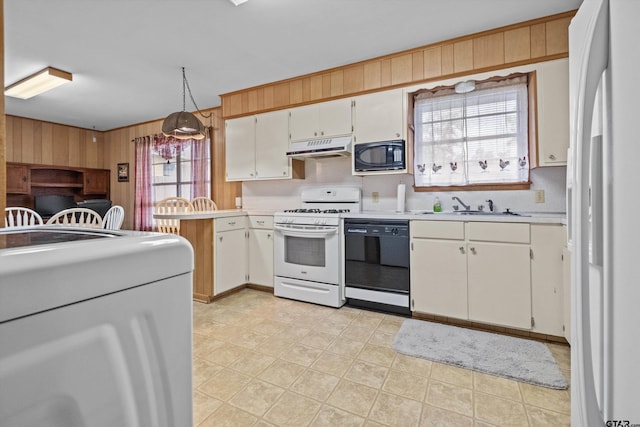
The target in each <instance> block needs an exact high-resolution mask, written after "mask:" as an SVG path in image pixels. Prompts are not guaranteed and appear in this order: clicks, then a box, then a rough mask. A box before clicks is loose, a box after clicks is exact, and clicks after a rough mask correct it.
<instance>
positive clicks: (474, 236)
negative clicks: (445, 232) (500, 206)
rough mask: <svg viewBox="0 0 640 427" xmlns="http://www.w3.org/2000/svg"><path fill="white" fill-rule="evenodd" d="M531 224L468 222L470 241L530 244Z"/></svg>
mask: <svg viewBox="0 0 640 427" xmlns="http://www.w3.org/2000/svg"><path fill="white" fill-rule="evenodd" d="M530 236H531V232H530V226H529V224H522V223H508V222H468V223H467V238H468V239H469V241H482V242H504V243H529V242H530V241H531V237H530Z"/></svg>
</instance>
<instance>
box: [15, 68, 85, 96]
mask: <svg viewBox="0 0 640 427" xmlns="http://www.w3.org/2000/svg"><path fill="white" fill-rule="evenodd" d="M71 80H73V75H72V74H71V73H67V72H66V71H62V70H58V69H56V68H51V67H47V68H45V69H44V70H41V71H38V72H37V73H35V74H33V75H31V76H29V77H26V78H24V79H22V80H20V81H19V82H16V83H14V84H12V85H10V86H8V87H6V88H5V90H4V94H5V95H7V96H12V97H14V98H20V99H29V98H31V97H33V96H36V95H40V94H41V93H44V92H46V91H48V90H51V89H53V88H55V87H58V86H60V85H62V84H64V83H67V82H70V81H71Z"/></svg>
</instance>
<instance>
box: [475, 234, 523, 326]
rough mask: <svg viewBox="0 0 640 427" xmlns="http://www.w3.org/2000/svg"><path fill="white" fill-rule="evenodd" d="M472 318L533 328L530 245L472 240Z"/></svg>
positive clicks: (485, 321) (497, 323) (484, 321)
mask: <svg viewBox="0 0 640 427" xmlns="http://www.w3.org/2000/svg"><path fill="white" fill-rule="evenodd" d="M468 250H469V255H468V256H467V274H468V292H469V293H468V298H469V320H473V321H478V322H483V323H491V324H496V325H503V326H509V327H514V328H521V329H530V328H531V263H530V258H529V245H517V244H508V243H486V242H473V243H469V247H468Z"/></svg>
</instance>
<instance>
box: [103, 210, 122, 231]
mask: <svg viewBox="0 0 640 427" xmlns="http://www.w3.org/2000/svg"><path fill="white" fill-rule="evenodd" d="M123 222H124V208H123V207H122V206H120V205H113V206H111V207H110V208H109V210H108V211H107V213H106V214H104V218H102V228H104V229H107V230H120V227H122V223H123Z"/></svg>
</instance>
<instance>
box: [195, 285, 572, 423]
mask: <svg viewBox="0 0 640 427" xmlns="http://www.w3.org/2000/svg"><path fill="white" fill-rule="evenodd" d="M193 312H194V313H193V314H194V321H193V332H194V333H193V341H194V361H193V364H194V373H193V387H194V424H195V425H196V426H203V427H204V426H216V427H222V426H296V427H299V426H308V425H310V426H370V427H372V426H380V425H387V426H478V427H479V426H483V427H484V426H547V425H554V426H561V425H569V424H570V422H569V413H570V408H569V406H570V398H569V396H570V395H569V391H567V390H551V389H547V388H543V387H537V386H532V385H528V384H525V383H519V382H515V381H510V380H506V379H503V378H498V377H494V376H490V375H485V374H480V373H477V372H473V371H469V370H465V369H460V368H455V367H452V366H448V365H443V364H440V363H435V362H430V361H427V360H423V359H419V358H414V357H410V356H405V355H402V354H399V353H396V352H395V351H394V350H393V349H392V348H391V344H392V341H393V338H394V336H395V334H396V332H397V331H398V329H399V328H400V325H401V324H402V321H403V320H404V318H401V317H396V316H392V315H386V314H380V313H374V312H369V311H364V310H357V309H354V308H350V307H342V308H341V309H333V308H329V307H322V306H317V305H313V304H306V303H302V302H297V301H291V300H286V299H281V298H276V297H274V296H273V295H270V294H268V293H265V292H260V291H255V290H250V289H244V290H242V291H241V292H239V293H236V294H233V295H231V296H229V297H227V298H224V299H222V300H219V301H216V302H215V303H213V304H208V305H205V304H200V303H194V307H193ZM549 348H550V349H551V352H552V353H553V355H554V356H555V358H556V360H557V361H558V364H559V366H560V368H561V369H562V371H563V373H564V375H565V377H566V378H567V379H568V378H569V376H570V373H569V369H570V366H569V363H570V362H569V361H570V357H569V348H568V347H565V346H562V345H554V344H549Z"/></svg>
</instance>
